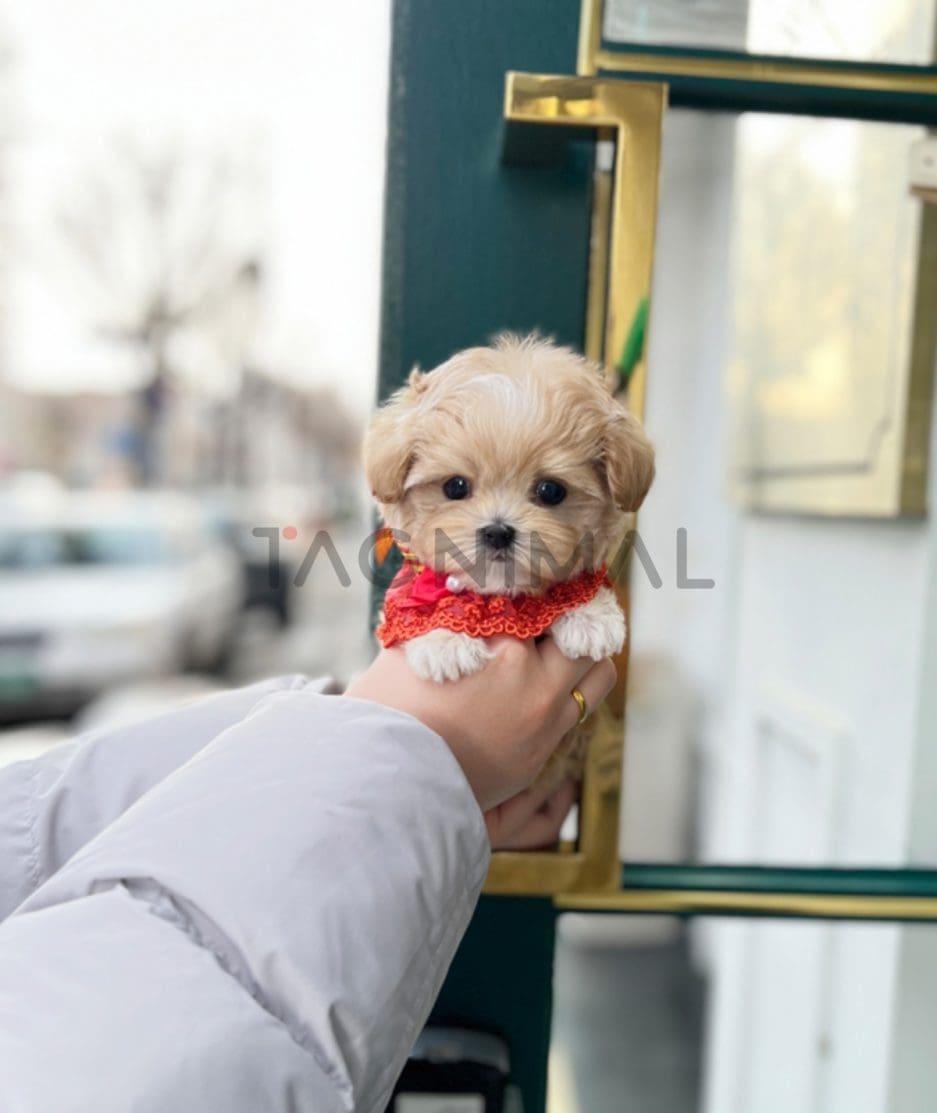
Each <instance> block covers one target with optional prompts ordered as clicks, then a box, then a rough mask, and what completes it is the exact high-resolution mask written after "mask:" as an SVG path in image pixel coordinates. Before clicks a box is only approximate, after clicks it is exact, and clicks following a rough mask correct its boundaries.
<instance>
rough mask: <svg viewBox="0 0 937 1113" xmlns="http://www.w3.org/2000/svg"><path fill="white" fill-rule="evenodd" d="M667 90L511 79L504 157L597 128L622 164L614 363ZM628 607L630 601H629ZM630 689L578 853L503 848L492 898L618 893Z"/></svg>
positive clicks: (636, 296) (588, 783)
mask: <svg viewBox="0 0 937 1113" xmlns="http://www.w3.org/2000/svg"><path fill="white" fill-rule="evenodd" d="M666 103H667V87H666V86H665V85H660V84H649V83H645V82H630V81H622V80H619V79H604V78H595V77H552V76H545V75H542V74H529V73H509V74H508V75H507V81H506V87H505V96H504V118H505V121H506V126H507V131H506V135H505V148H504V160H505V161H506V162H509V163H513V164H515V165H517V164H524V163H530V164H537V163H541V164H542V162H543V159H544V155H545V154H547V155H549V154H550V153H555V152H551V148H553V147H555V146H562V144H563V142H564V141H565V139H566V138H567V137H568V135H569V134H571V133H572V134H576V133H577V132H578V131H579V130H580V129H583V128H585V129H591V130H592V131H593V132H594V133H595V134H596V136H597V138H599V139H603V140H612V141H613V143H614V161H613V165H612V166H611V167H609V168H608V169H607V170H605V171H600V172H599V173H597V175H596V180H595V190H594V194H593V219H592V237H591V246H590V253H589V290H588V297H587V307H586V318H587V328H586V352H587V354H588V355H589V356H590V357H591V358H592V359H594V360H596V361H597V362H600V363H604V364H605V366H607V367H614V366H615V365H616V364H617V363H618V361H619V359H620V357H621V355H622V351H623V349H624V348H625V344H626V340H627V339H628V336H629V332H630V331H631V329H632V326H633V324H634V322H635V321H636V320H637V319H639V318H640V317H641V315H642V312H645V313H646V308H647V305H648V299H649V295H650V289H651V270H652V264H653V260H654V235H655V224H656V217H657V187H658V178H659V175H660V146H661V129H662V125H663V116H664V111H665V108H666ZM644 390H645V370H644V360H643V356H639V357H638V358H637V359H636V360H635V365H634V368H633V373H632V374H631V376H630V380H629V388H628V403H629V406H630V408H631V410H632V412H634V413H635V414H637V415H638V416H639V417H640V416H641V415H642V413H643V409H644ZM623 602H626V601H625V600H623ZM619 665H620V673H621V674H622V675H621V685H622V686H621V688H619V689H618V690H617V692H615V693H613V694H612V697H611V698H610V700H609V703H608V704H607V705H605V706H603V707H602V708H600V709H599V711H598V712H597V713H596V717H595V718H596V722H595V727H594V731H593V736H592V740H591V743H590V748H589V753H588V757H587V762H586V769H585V774H584V778H583V787H582V796H581V801H580V824H579V841H578V847H577V848H576V849H575V850H573V851H569V852H559V853H553V852H522V853H512V852H507V853H505V852H499V853H497V854H495V855H494V856H493V858H492V863H491V869H490V871H489V874H488V880H487V883H486V886H485V888H486V891H487V892H489V893H528V894H543V895H559V894H567V895H570V894H575V893H584V892H586V893H599V892H606V893H607V892H610V891H615V890H617V889H618V888H619V885H620V867H619V862H618V805H619V796H620V789H621V754H622V746H621V742H622V729H623V725H622V719H621V712H622V703H623V684H624V675H623V674H624V658H623V659H622V660H621V661H620V663H619Z"/></svg>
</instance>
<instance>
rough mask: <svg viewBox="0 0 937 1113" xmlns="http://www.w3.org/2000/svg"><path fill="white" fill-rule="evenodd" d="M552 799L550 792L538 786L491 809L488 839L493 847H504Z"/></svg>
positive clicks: (525, 790)
mask: <svg viewBox="0 0 937 1113" xmlns="http://www.w3.org/2000/svg"><path fill="white" fill-rule="evenodd" d="M549 797H550V793H549V791H548V790H545V789H543V788H541V787H539V786H538V785H536V784H533V785H531V787H530V788H525V789H524V790H523V791H522V792H518V793H517V794H516V795H515V796H512V797H511V798H510V799H508V800H505V801H504V802H503V803H501V804H498V805H497V807H494V808H490V809H489V810H488V811H487V812H486V813H485V824H486V826H487V828H488V837H489V839H490V840H491V845H492V846H493V847H502V846H503V845H504V840H505V839H509V838H510V837H511V836H512V835H514V834H515V833H516V832H517V831H518V830H520V828H521V827H523V826H524V824H525V823H527V822H528V821H529V820H530V819H531V817H532V816H534V815H535V814H536V813H537V811H539V809H540V808H542V807H543V806H544V804H545V803H546V802H547V800H548V799H549Z"/></svg>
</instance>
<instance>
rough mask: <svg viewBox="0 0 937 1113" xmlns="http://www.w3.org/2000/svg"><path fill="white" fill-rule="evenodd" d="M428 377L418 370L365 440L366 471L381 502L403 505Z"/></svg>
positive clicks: (376, 419)
mask: <svg viewBox="0 0 937 1113" xmlns="http://www.w3.org/2000/svg"><path fill="white" fill-rule="evenodd" d="M424 390H426V376H425V375H424V374H423V373H422V372H421V371H420V370H419V368H416V367H414V369H413V370H412V371H411V372H410V378H409V380H408V381H407V385H406V386H403V387H401V388H400V390H398V391H397V392H396V393H394V394H392V395H391V397H390V398H389V399H388V401H387V402H385V403H384V405H383V406H382V407H381V408H380V409H379V410H378V411H377V414H376V415H375V417H374V420H373V421H372V422H371V427H370V428H369V429H368V432H367V435H366V436H365V438H364V470H365V475H366V476H367V480H368V486H369V487H370V488H371V493H372V494H373V495H374V497H375V498H376V499H377V501H378V502H381V503H394V502H400V500H401V499H402V498H403V495H404V484H405V483H406V481H407V475H408V474H409V472H410V468H411V467H412V466H413V461H414V459H415V458H416V448H417V427H418V424H419V421H418V415H417V400H418V399H419V397H420V395H421V394H422V393H423V391H424Z"/></svg>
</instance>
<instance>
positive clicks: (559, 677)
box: [536, 635, 595, 688]
mask: <svg viewBox="0 0 937 1113" xmlns="http://www.w3.org/2000/svg"><path fill="white" fill-rule="evenodd" d="M536 649H537V652H538V654H539V656H540V662H541V664H542V665H543V668H544V669H545V670H546V673H547V675H548V677H549V679H550V681H552V682H553V683H555V684H556V685H557V687H563V688H572V686H573V685H574V684H578V683H579V681H580V680H582V678H583V677H584V676H585V675H586V673H587V672H588V671H589V670H590V669H591V668H592V666H593V665H594V664H595V661H593V660H592V658H591V657H572V658H571V657H566V656H565V655H564V654H563V653H562V652H561V651H560V649H559V648H558V646H557V644H556V642H555V641H554V640H553V639H552V638H551V637H550V636H549V635H547V637H545V638H543V639H542V640H541V641H539V642H537V643H536Z"/></svg>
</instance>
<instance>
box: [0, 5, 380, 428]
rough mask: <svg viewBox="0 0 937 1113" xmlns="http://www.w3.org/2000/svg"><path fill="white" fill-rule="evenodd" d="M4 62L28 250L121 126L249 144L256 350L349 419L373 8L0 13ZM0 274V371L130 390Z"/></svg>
mask: <svg viewBox="0 0 937 1113" xmlns="http://www.w3.org/2000/svg"><path fill="white" fill-rule="evenodd" d="M0 12H2V17H0V31H2V34H3V37H4V38H5V39H6V41H7V44H8V48H12V51H13V54H14V62H13V66H12V69H11V71H10V74H9V76H8V78H7V81H6V82H5V84H6V85H7V87H8V92H7V105H6V108H5V115H7V116H8V117H10V126H11V129H12V131H13V133H14V136H15V139H14V143H13V145H12V148H11V149H10V151H9V152H8V154H7V156H6V157H7V161H8V169H7V173H6V175H5V176H6V178H7V181H8V182H9V186H8V194H7V199H6V200H5V205H6V207H7V213H6V214H5V217H6V219H7V220H8V221H10V222H11V223H12V224H13V226H14V232H15V233H17V236H16V239H17V240H18V242H19V246H20V247H22V245H23V244H24V243H25V244H29V243H31V242H33V241H36V242H39V241H41V240H42V238H43V235H45V234H47V233H48V232H49V228H50V226H51V222H52V221H53V220H54V214H55V213H56V211H58V209H59V208H60V207H61V204H62V200H63V198H64V197H66V196H67V193H68V189H69V186H70V184H71V179H72V178H74V177H75V176H76V175H80V174H81V173H82V171H83V169H84V168H86V167H87V166H88V165H91V164H93V161H94V158H95V157H96V154H97V153H98V152H101V151H104V150H106V149H108V145H109V144H111V143H112V140H113V137H114V136H115V135H120V134H128V133H131V134H133V135H135V136H137V137H140V138H142V139H143V140H144V141H145V142H149V141H151V140H162V139H164V138H165V137H172V138H173V139H178V140H179V141H181V142H183V143H186V144H189V145H195V146H199V145H202V146H204V147H205V148H216V149H217V148H218V147H219V146H225V145H228V146H230V145H231V144H234V145H235V146H237V145H240V146H241V148H242V149H243V148H244V147H245V145H246V146H248V147H250V149H251V150H254V149H256V150H257V151H258V152H259V156H258V161H259V163H260V164H261V165H262V167H263V175H262V176H263V191H264V203H265V206H266V210H265V211H266V217H265V221H264V224H265V238H266V242H267V245H268V253H267V254H268V262H269V279H268V289H267V298H266V304H267V307H268V311H267V315H266V319H265V325H264V341H263V351H264V352H265V354H266V355H267V356H268V357H269V359H270V360H271V361H272V362H274V363H276V364H277V366H278V367H281V368H283V369H285V370H286V371H288V372H291V373H294V374H297V375H301V376H303V377H306V378H307V379H308V380H309V381H315V382H321V381H331V382H334V383H335V384H336V386H337V387H338V388H339V389H340V391H341V392H342V394H343V395H344V397H345V398H346V399H347V400H348V401H349V402H350V403H351V404H352V405H353V406H354V407H355V408H356V409H358V410H361V409H363V408H365V407H367V406H368V405H370V403H371V400H372V397H373V393H374V380H375V372H376V350H377V323H378V298H379V284H380V274H379V269H380V240H381V217H382V211H381V208H382V192H383V174H384V171H383V164H384V135H385V108H386V81H387V56H388V39H389V0H367V2H366V3H356V4H337V3H321V2H319V3H316V2H310V0H276V2H275V3H270V2H269V0H268V2H266V3H264V2H263V0H224V2H221V0H158V2H155V0H133V2H128V0H81V2H80V3H76V2H75V0H28V2H23V0H20V2H17V3H10V2H9V0H7V2H6V3H0ZM34 270H35V268H31V267H29V266H26V265H25V264H23V263H19V262H17V261H16V256H15V255H14V256H13V258H12V260H10V258H9V256H8V262H7V264H6V266H5V267H4V272H5V273H3V274H2V275H0V283H2V286H3V294H2V304H3V306H4V318H5V319H4V321H3V333H4V336H3V348H4V351H5V357H4V371H5V373H6V374H7V375H8V376H10V377H14V378H16V379H18V380H19V381H26V382H29V383H30V384H31V385H33V386H43V387H48V388H51V389H71V388H79V387H88V386H102V385H107V384H112V385H114V384H121V383H123V382H124V381H126V382H129V381H130V380H131V379H132V377H133V375H134V374H138V370H139V369H138V368H137V367H136V366H135V365H134V364H133V363H132V362H131V361H130V357H129V355H127V354H125V355H123V356H122V357H117V356H115V354H114V353H113V352H112V351H111V350H110V349H108V348H105V347H103V346H102V345H100V344H94V343H90V342H89V339H88V335H87V333H88V329H87V320H86V319H83V318H82V315H81V311H80V309H78V308H76V307H75V306H74V305H72V304H71V302H70V301H69V299H68V298H67V297H66V298H63V297H62V294H61V290H60V289H58V288H57V287H56V286H55V283H54V282H53V283H51V284H50V282H49V281H48V276H47V275H46V276H45V277H43V278H37V276H36V273H34Z"/></svg>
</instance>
